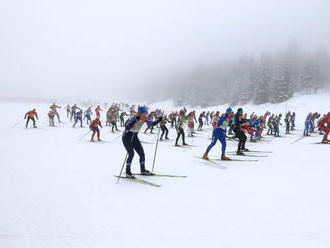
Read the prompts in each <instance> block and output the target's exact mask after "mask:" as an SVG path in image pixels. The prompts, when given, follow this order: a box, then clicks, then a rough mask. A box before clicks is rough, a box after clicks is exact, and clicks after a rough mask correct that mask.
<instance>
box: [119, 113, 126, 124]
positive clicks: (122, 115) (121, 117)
mask: <svg viewBox="0 0 330 248" xmlns="http://www.w3.org/2000/svg"><path fill="white" fill-rule="evenodd" d="M125 116H128V114H126V112H125V111H123V112H121V114H120V117H119V119H120V126H121V127H123V126H125V119H124V117H125Z"/></svg>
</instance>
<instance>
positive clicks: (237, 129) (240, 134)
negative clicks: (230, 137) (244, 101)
mask: <svg viewBox="0 0 330 248" xmlns="http://www.w3.org/2000/svg"><path fill="white" fill-rule="evenodd" d="M247 122H248V120H247V119H244V118H243V109H242V108H239V109H237V113H236V114H235V118H234V129H233V131H234V133H235V136H236V137H237V138H238V139H239V142H238V146H237V152H236V154H237V155H244V153H243V152H242V151H245V152H247V151H249V150H248V149H246V148H245V142H246V140H247V137H246V134H245V133H244V131H243V130H242V127H241V126H242V124H244V123H247Z"/></svg>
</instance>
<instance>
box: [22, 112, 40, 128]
mask: <svg viewBox="0 0 330 248" xmlns="http://www.w3.org/2000/svg"><path fill="white" fill-rule="evenodd" d="M26 117H27V120H26V124H25V128H27V127H28V124H29V121H30V120H31V121H32V122H33V127H34V128H37V127H36V121H35V119H34V117H36V118H37V120H39V118H38V114H37V111H36V109H32V110H30V111H29V112H27V113H26V114H25V116H24V119H26Z"/></svg>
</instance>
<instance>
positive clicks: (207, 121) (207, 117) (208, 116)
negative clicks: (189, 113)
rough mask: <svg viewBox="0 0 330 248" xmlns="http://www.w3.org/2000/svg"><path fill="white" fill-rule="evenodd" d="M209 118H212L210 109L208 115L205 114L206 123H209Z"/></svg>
mask: <svg viewBox="0 0 330 248" xmlns="http://www.w3.org/2000/svg"><path fill="white" fill-rule="evenodd" d="M209 119H210V111H207V113H206V115H205V124H206V125H209Z"/></svg>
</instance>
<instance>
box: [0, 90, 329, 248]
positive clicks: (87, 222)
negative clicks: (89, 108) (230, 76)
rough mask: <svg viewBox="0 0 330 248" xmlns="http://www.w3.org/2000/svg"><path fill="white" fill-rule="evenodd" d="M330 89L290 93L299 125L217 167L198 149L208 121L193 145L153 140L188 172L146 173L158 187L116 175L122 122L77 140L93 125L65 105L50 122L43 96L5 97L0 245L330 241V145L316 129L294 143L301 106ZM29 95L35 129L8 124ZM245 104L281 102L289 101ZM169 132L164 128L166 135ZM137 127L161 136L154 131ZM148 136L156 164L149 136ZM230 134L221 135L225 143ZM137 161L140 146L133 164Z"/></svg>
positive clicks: (166, 163) (315, 104)
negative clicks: (75, 119)
mask: <svg viewBox="0 0 330 248" xmlns="http://www.w3.org/2000/svg"><path fill="white" fill-rule="evenodd" d="M329 96H330V95H329V94H323V95H315V96H298V97H295V98H293V99H292V100H290V101H288V109H290V110H291V111H295V112H296V113H297V122H296V124H297V128H298V130H297V131H295V132H294V134H291V135H284V137H283V138H277V139H275V138H273V137H269V136H267V137H266V138H265V141H261V142H259V143H253V144H251V143H248V144H247V147H248V148H251V149H253V150H262V151H273V153H264V154H263V155H267V157H258V158H250V157H247V158H245V157H244V158H243V159H258V160H259V161H258V162H219V163H220V164H222V165H224V166H226V167H227V169H219V168H216V167H215V166H213V165H212V164H211V163H208V162H204V161H202V160H199V159H196V158H195V157H194V156H196V155H197V156H202V154H203V152H204V151H205V149H206V147H207V145H208V144H209V142H210V141H209V139H208V138H209V137H210V136H211V128H210V126H207V127H206V128H204V132H202V133H199V136H201V137H196V138H194V139H191V138H187V142H188V143H189V144H193V145H195V146H196V147H192V148H190V149H183V148H174V147H173V142H171V143H167V142H160V143H159V147H158V154H157V161H156V164H155V171H156V172H157V173H164V174H176V175H187V176H188V177H187V178H160V177H159V178H158V177H157V178H156V177H152V178H150V177H148V178H146V180H149V181H152V182H154V183H158V184H161V187H160V188H156V187H152V186H149V185H143V184H138V183H135V182H129V181H125V180H121V181H120V182H119V184H116V178H115V177H114V175H117V174H118V173H119V171H120V168H121V165H122V163H123V159H124V157H125V150H124V148H123V146H122V144H121V138H120V137H119V136H120V133H119V132H117V133H115V134H112V133H111V132H110V129H109V127H104V128H103V129H102V130H101V137H102V138H103V139H104V140H105V141H108V142H109V143H102V144H101V143H94V144H92V143H90V142H88V140H89V138H90V135H87V136H86V137H85V138H84V139H82V140H81V141H79V138H80V137H81V136H82V135H84V134H85V133H86V132H88V129H87V128H86V124H85V128H72V123H71V122H70V121H68V120H67V118H66V113H65V110H63V109H62V110H61V111H60V115H61V117H62V119H63V121H64V123H63V124H58V123H56V125H57V127H55V128H51V127H48V126H47V112H48V106H49V105H46V104H24V103H1V104H0V111H1V113H2V116H3V118H2V119H1V120H0V129H1V132H2V137H1V140H0V151H1V164H0V223H1V224H0V247H4V248H6V247H14V248H24V247H32V248H39V247H47V248H48V247H56V248H57V247H58V248H67V247H68V248H69V247H70V248H72V247H78V248H80V247H81V248H82V247H84V248H85V247H93V248H94V247H97V248H99V247H107V248H108V247H125V248H126V247H135V248H139V247H144V248H146V247H164V248H165V247H223V248H227V247H228V248H229V247H230V248H236V247H244V248H259V247H260V248H265V247H267V248H273V247H274V248H275V247H276V248H277V247H281V248H286V247H287V248H292V247H299V248H303V247H308V248H310V247H313V248H317V247H329V246H330V231H329V228H328V222H329V220H330V214H329V208H330V196H329V193H328V189H329V186H330V183H329V179H328V175H329V173H330V167H329V165H330V163H329V162H330V158H329V151H330V150H329V149H330V146H329V145H317V144H312V143H315V142H319V141H321V138H322V137H321V136H320V135H318V134H313V136H311V137H308V138H304V139H302V140H301V141H299V142H297V143H295V144H290V143H292V142H293V141H294V140H296V139H298V138H299V137H300V136H301V133H302V130H301V129H302V128H303V120H304V119H305V116H306V114H307V113H308V112H311V111H313V112H315V111H319V112H321V113H325V112H328V111H329V109H330V107H329ZM62 106H64V104H63V105H62ZM157 106H166V109H170V108H171V109H173V107H172V106H171V103H170V102H167V103H166V104H165V103H164V104H161V103H159V104H158V105H153V106H152V107H153V108H155V107H157ZM33 107H36V108H37V111H38V114H39V115H40V120H39V121H38V122H37V126H38V129H33V128H29V129H27V130H26V129H25V128H24V123H20V124H18V125H17V126H16V127H12V125H13V124H15V123H16V122H18V121H19V120H21V119H22V116H24V114H25V112H27V111H28V110H29V109H31V108H33ZM226 107H227V106H220V107H218V108H215V107H214V108H210V109H219V110H220V111H224V109H225V108H226ZM243 108H244V110H246V111H247V112H248V113H250V112H251V111H255V112H256V113H260V114H261V113H264V112H265V111H266V110H270V111H273V112H275V113H279V112H282V113H284V111H285V103H284V104H280V105H271V104H268V105H261V106H254V105H246V106H243ZM196 109H197V111H198V110H199V109H198V108H196ZM102 116H103V117H104V116H105V111H103V112H102ZM121 129H122V128H121ZM281 133H282V134H283V129H282V130H281ZM175 135H176V133H175V130H174V129H170V138H171V139H174V137H175ZM139 136H140V139H141V140H143V141H146V142H153V143H155V141H156V135H145V134H142V133H141V134H139ZM143 146H144V149H145V153H146V159H147V162H146V166H147V168H151V165H152V159H153V151H154V147H155V145H154V144H143ZM236 146H237V142H236V141H228V143H227V151H234V150H235V149H236ZM220 147H221V146H220V145H219V144H217V145H216V146H215V147H214V148H213V149H212V151H211V153H210V157H211V158H216V157H219V154H220ZM258 155H259V154H258ZM260 155H261V154H260ZM228 156H231V157H233V158H234V157H235V156H232V155H229V154H228ZM138 168H139V166H138V156H137V155H136V156H135V158H134V160H133V170H134V171H138Z"/></svg>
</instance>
